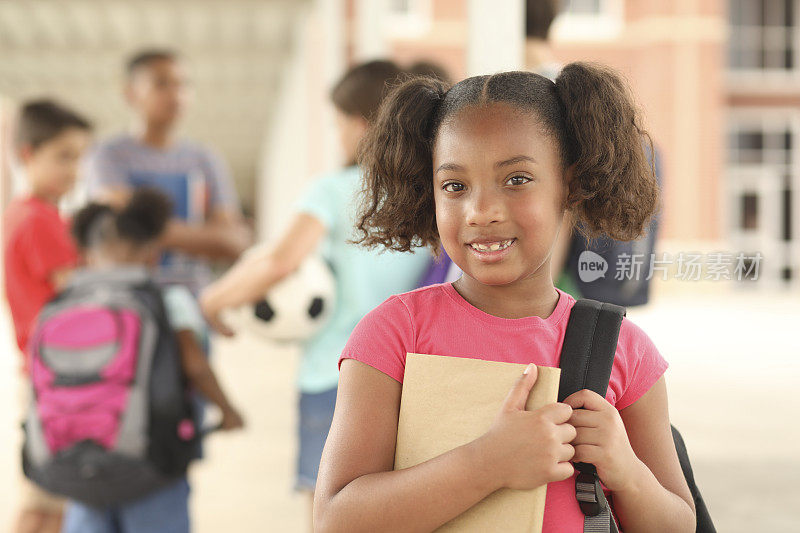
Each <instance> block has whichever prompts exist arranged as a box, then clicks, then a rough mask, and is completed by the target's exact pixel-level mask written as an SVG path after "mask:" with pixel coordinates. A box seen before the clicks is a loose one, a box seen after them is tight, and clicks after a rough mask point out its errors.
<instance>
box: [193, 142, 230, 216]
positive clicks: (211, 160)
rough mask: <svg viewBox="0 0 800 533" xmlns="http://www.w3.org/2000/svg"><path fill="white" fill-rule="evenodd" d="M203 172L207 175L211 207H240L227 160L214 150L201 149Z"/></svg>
mask: <svg viewBox="0 0 800 533" xmlns="http://www.w3.org/2000/svg"><path fill="white" fill-rule="evenodd" d="M201 161H202V166H203V173H204V174H205V176H206V183H207V184H208V192H209V206H210V207H211V209H212V210H213V209H234V210H238V209H239V196H238V195H237V194H236V189H235V188H234V187H233V181H232V179H231V173H230V171H229V170H228V165H226V164H225V161H224V160H223V159H222V157H220V156H219V155H217V154H216V153H214V152H213V151H212V150H209V149H207V148H203V149H202V151H201Z"/></svg>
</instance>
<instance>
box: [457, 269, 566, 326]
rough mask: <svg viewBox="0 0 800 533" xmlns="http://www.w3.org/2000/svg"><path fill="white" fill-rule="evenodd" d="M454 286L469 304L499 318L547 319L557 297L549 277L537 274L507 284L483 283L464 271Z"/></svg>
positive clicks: (556, 302)
mask: <svg viewBox="0 0 800 533" xmlns="http://www.w3.org/2000/svg"><path fill="white" fill-rule="evenodd" d="M543 271H546V272H549V268H546V269H543ZM453 288H455V289H456V291H458V293H459V294H460V295H461V296H462V297H463V298H464V299H465V300H466V301H467V302H469V303H470V304H471V305H473V306H475V307H477V308H478V309H480V310H481V311H483V312H484V313H487V314H490V315H493V316H497V317H500V318H525V317H531V316H538V317H540V318H547V317H549V316H550V315H551V314H553V311H555V309H556V306H557V305H558V299H559V295H558V291H557V290H556V288H555V286H554V285H553V280H552V278H551V277H550V276H546V275H539V274H535V275H534V276H532V277H530V278H527V279H525V280H521V281H518V282H515V283H511V284H509V285H486V284H484V283H480V282H479V281H477V280H475V279H473V278H471V277H469V276H468V275H467V274H464V275H463V276H461V278H460V279H458V280H457V281H455V282H454V283H453Z"/></svg>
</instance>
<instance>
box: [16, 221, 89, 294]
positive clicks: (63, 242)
mask: <svg viewBox="0 0 800 533" xmlns="http://www.w3.org/2000/svg"><path fill="white" fill-rule="evenodd" d="M20 244H21V245H22V246H21V249H20V250H19V251H20V254H21V256H22V257H23V258H24V261H25V264H26V265H27V267H28V269H29V270H30V272H31V273H33V275H34V276H36V277H37V278H39V279H43V280H49V278H50V277H51V276H52V275H53V274H54V273H55V272H57V271H59V270H63V269H67V268H72V267H74V266H75V265H76V264H77V263H78V251H77V250H76V248H75V245H74V243H73V242H72V238H71V237H70V235H69V232H68V226H67V225H66V224H63V223H61V222H59V221H53V220H50V219H49V217H44V216H35V217H33V218H32V220H31V225H30V227H29V228H27V229H26V230H25V233H24V235H23V238H22V239H21V240H20Z"/></svg>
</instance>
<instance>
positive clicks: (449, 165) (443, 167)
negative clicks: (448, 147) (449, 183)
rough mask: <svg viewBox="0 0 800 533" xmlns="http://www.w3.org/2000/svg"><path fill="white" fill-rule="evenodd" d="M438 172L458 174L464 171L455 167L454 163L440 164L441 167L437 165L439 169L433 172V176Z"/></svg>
mask: <svg viewBox="0 0 800 533" xmlns="http://www.w3.org/2000/svg"><path fill="white" fill-rule="evenodd" d="M440 170H453V171H456V172H458V171H461V170H464V167H462V166H461V165H456V164H455V163H442V164H441V165H439V168H437V169H436V172H434V174H436V173H438V172H439V171H440Z"/></svg>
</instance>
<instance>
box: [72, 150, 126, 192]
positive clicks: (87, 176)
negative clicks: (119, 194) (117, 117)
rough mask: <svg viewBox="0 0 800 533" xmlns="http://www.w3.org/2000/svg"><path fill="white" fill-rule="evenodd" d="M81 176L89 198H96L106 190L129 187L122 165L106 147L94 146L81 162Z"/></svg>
mask: <svg viewBox="0 0 800 533" xmlns="http://www.w3.org/2000/svg"><path fill="white" fill-rule="evenodd" d="M82 174H83V178H84V184H85V187H86V191H87V193H88V195H89V197H90V198H97V197H98V196H101V195H102V194H103V191H105V190H108V189H118V188H127V187H130V183H128V177H127V175H126V173H125V171H124V170H123V168H122V165H121V164H120V162H119V161H118V160H117V159H116V158H115V157H114V154H113V151H112V150H111V149H110V148H109V147H107V146H103V145H99V146H96V147H95V148H94V149H93V150H92V151H91V152H90V153H89V155H88V156H87V157H86V159H85V160H84V162H83V167H82Z"/></svg>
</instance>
